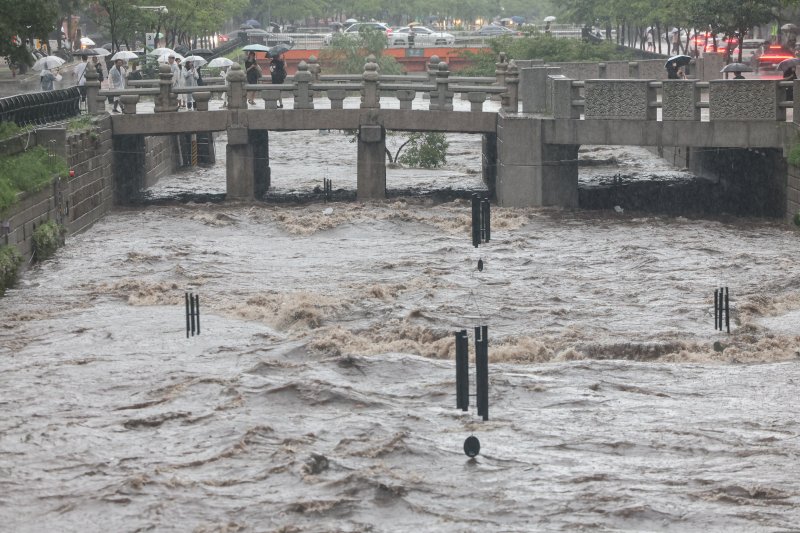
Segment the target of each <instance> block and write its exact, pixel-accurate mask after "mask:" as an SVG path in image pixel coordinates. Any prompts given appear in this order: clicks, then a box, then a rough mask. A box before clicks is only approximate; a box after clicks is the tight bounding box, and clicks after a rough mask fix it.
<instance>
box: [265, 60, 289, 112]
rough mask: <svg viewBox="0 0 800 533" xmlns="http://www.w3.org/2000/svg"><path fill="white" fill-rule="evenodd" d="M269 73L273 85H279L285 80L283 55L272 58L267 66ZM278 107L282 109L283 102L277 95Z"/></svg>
mask: <svg viewBox="0 0 800 533" xmlns="http://www.w3.org/2000/svg"><path fill="white" fill-rule="evenodd" d="M269 71H270V73H271V75H272V83H273V85H280V84H282V83H283V82H284V81H285V80H286V61H284V60H283V54H282V53H279V54H278V55H276V56H275V57H273V58H272V61H271V62H270V64H269ZM278 107H283V100H282V99H281V97H280V94H279V95H278Z"/></svg>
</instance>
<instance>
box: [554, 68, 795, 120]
mask: <svg viewBox="0 0 800 533" xmlns="http://www.w3.org/2000/svg"><path fill="white" fill-rule="evenodd" d="M798 89H800V85H797V84H796V83H795V82H784V81H781V80H754V79H746V80H735V79H731V80H712V81H709V82H701V81H697V80H639V79H624V80H608V79H597V80H584V81H575V80H572V79H569V78H567V77H565V76H562V75H549V76H547V84H546V86H545V91H546V102H547V107H546V111H545V112H546V114H551V115H552V116H553V117H554V118H564V119H578V120H652V121H655V120H660V121H683V122H691V121H776V122H785V121H786V120H787V112H786V110H787V109H790V108H791V109H793V116H792V120H793V121H794V122H798V123H800V109H797V107H798V103H800V102H798V101H797V100H795V99H793V98H792V96H793V93H794V90H798ZM794 94H796V93H794ZM659 110H660V117H659ZM704 110H705V111H704ZM794 110H797V112H796V113H795V112H794Z"/></svg>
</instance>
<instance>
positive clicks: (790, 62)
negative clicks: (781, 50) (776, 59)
mask: <svg viewBox="0 0 800 533" xmlns="http://www.w3.org/2000/svg"><path fill="white" fill-rule="evenodd" d="M797 65H800V59H798V58H796V57H792V58H789V59H784V60H783V61H781V62H780V63H778V66H777V67H776V68H777V69H778V70H782V71H784V72H786V71H787V70H789V69H790V68H795V67H796V66H797Z"/></svg>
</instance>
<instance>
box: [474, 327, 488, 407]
mask: <svg viewBox="0 0 800 533" xmlns="http://www.w3.org/2000/svg"><path fill="white" fill-rule="evenodd" d="M475 389H476V391H475V392H476V396H477V398H476V403H477V404H478V416H482V417H483V419H484V420H489V327H488V326H476V327H475Z"/></svg>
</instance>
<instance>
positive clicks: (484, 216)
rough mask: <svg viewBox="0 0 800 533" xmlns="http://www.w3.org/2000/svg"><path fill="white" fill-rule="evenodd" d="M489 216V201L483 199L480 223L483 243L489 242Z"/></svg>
mask: <svg viewBox="0 0 800 533" xmlns="http://www.w3.org/2000/svg"><path fill="white" fill-rule="evenodd" d="M490 219H491V214H490V212H489V199H488V198H484V199H483V202H481V221H482V222H483V242H489V241H490V240H491V235H492V231H491V221H490Z"/></svg>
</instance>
